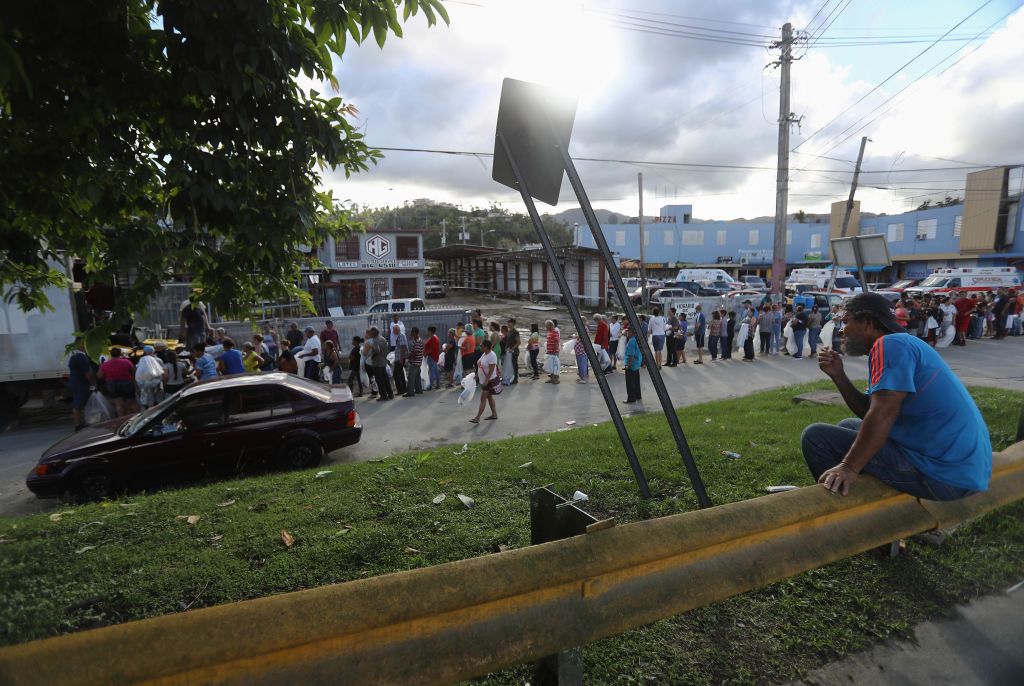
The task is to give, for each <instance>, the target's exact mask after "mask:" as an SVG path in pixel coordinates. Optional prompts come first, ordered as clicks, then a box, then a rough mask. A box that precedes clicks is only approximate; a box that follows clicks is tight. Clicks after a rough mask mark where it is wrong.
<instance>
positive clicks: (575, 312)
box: [497, 131, 651, 498]
mask: <svg viewBox="0 0 1024 686" xmlns="http://www.w3.org/2000/svg"><path fill="white" fill-rule="evenodd" d="M497 137H498V140H499V141H500V143H501V146H502V148H503V149H504V150H505V154H506V155H508V161H509V166H511V167H512V173H513V174H515V177H516V183H517V184H518V186H519V194H520V195H522V196H523V202H524V203H525V204H526V209H527V210H528V211H529V213H530V219H531V220H532V221H533V228H534V229H536V231H537V238H539V239H540V242H541V244H542V245H543V246H544V252H545V253H547V256H548V264H550V265H551V271H552V272H554V274H555V280H556V281H558V288H559V289H560V290H561V291H562V295H563V296H564V297H565V303H566V304H567V305H568V306H569V314H570V316H572V323H573V324H574V325H575V326H576V331H577V332H578V333H579V335H580V338H581V339H582V340H583V347H584V348H586V350H587V358H588V359H589V360H590V366H591V367H593V369H594V376H595V377H596V378H597V385H598V386H600V388H601V395H602V396H604V402H605V405H607V406H608V413H609V414H611V416H612V423H613V424H614V425H615V430H616V431H617V432H618V434H619V440H620V441H621V442H622V447H623V449H624V450H625V451H626V457H627V458H628V459H629V466H630V467H632V469H633V476H635V477H636V482H637V485H638V486H639V487H640V497H642V498H650V497H651V489H650V488H649V487H648V485H647V477H646V476H644V470H643V468H642V467H641V466H640V461H639V460H638V459H637V456H636V450H635V449H634V448H633V442H632V441H631V440H630V438H629V433H628V432H627V431H626V425H625V424H624V423H623V421H622V414H621V413H620V412H619V407H618V405H616V404H615V396H613V395H612V389H611V388H610V387H609V386H608V380H607V379H605V378H604V370H603V369H602V368H601V363H600V361H599V360H598V359H597V351H595V350H594V344H593V343H592V342H591V340H590V334H589V333H588V332H587V328H586V327H585V326H584V324H583V317H582V316H580V308H579V304H577V302H576V299H575V298H573V297H572V291H570V290H569V283H568V281H566V279H565V274H564V273H563V272H562V269H561V267H559V265H558V257H557V256H556V255H555V249H554V247H553V246H552V245H551V239H550V238H548V234H547V232H546V231H545V230H544V224H543V223H542V222H541V219H540V215H539V214H538V213H537V206H536V205H535V204H534V202H533V196H531V195H530V190H529V188H527V185H526V179H524V178H523V175H522V173H521V172H520V170H519V163H518V162H517V161H516V156H515V154H514V153H513V152H512V149H511V147H510V146H509V144H508V141H506V140H505V137H504V136H503V135H502V134H501V132H500V131H499V132H498V133H497Z"/></svg>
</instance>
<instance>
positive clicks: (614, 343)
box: [608, 314, 622, 369]
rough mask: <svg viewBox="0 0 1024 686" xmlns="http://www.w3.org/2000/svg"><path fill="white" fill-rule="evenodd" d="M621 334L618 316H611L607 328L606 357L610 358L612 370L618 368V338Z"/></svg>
mask: <svg viewBox="0 0 1024 686" xmlns="http://www.w3.org/2000/svg"><path fill="white" fill-rule="evenodd" d="M621 334H622V324H621V323H620V322H619V315H617V314H613V315H612V323H611V326H609V327H608V355H609V356H610V357H611V358H612V369H615V368H616V367H617V366H618V363H619V358H618V357H617V356H616V355H617V353H618V352H619V336H620V335H621Z"/></svg>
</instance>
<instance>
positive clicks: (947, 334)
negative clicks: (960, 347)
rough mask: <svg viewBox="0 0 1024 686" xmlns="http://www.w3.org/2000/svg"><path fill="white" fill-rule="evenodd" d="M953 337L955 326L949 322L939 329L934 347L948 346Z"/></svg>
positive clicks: (954, 335)
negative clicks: (938, 335) (938, 336)
mask: <svg viewBox="0 0 1024 686" xmlns="http://www.w3.org/2000/svg"><path fill="white" fill-rule="evenodd" d="M1007 320H1009V317H1007ZM955 337H956V327H955V326H953V325H952V324H950V325H948V326H944V327H943V328H942V329H941V331H940V338H939V340H938V341H936V342H935V347H937V348H948V347H949V345H950V344H951V343H952V342H953V339H954V338H955Z"/></svg>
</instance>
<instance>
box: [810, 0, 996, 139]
mask: <svg viewBox="0 0 1024 686" xmlns="http://www.w3.org/2000/svg"><path fill="white" fill-rule="evenodd" d="M991 2H992V0H985V2H983V3H981V5H980V6H979V7H978V8H977V9H975V10H974V11H973V12H971V13H970V14H968V15H967V16H966V17H964V18H963V19H961V20H960V21H959V22H957V23H956V24H955V25H954V26H953V28H951V29H950V30H949V31H947V32H946V33H945V34H944V35H948V34H950V33H952V32H953V30H954V29H957V28H959V27H960V25H961V24H963V23H964V22H965V21H967V20H968V19H970V18H971V17H973V16H974V15H975V14H977V13H978V12H980V11H981V10H982V9H984V8H985V7H986V6H987V5H988V4H989V3H991ZM937 42H938V41H937V40H936V41H934V42H932V43H931V45H929V46H928V47H927V48H925V49H924V50H922V51H921V52H919V53H917V54H916V55H915V56H914V57H912V58H911V59H910V60H909V61H907V62H906V63H904V64H903V66H901V67H900V68H899V69H897V70H896V71H894V72H893V73H891V74H889V75H888V76H887V77H885V79H883V80H882V82H881V83H879V84H878V85H876V86H875V87H874V88H872V89H871V90H870V91H868V92H867V93H865V94H864V95H862V96H861V97H860V98H859V99H858V100H857V102H855V103H853V104H852V105H850V106H849V107H847V108H845V109H844V110H842V111H841V112H840V113H839V114H837V115H836V116H835V117H833V118H832V120H831V121H829V122H828V123H827V124H825V125H824V126H822V127H821V128H819V129H818V130H817V131H815V132H814V133H812V134H811V135H810V136H808V137H807V138H805V139H804V140H803V141H801V142H800V143H799V144H797V146H796V147H795V148H793V149H794V150H796V149H798V148H800V146H802V145H803V144H804V143H806V142H807V141H809V140H811V139H812V138H814V137H815V136H817V135H818V134H819V133H821V132H822V131H824V130H825V129H827V128H828V127H829V126H831V125H832V124H833V123H834V122H835V121H836V120H837V119H839V118H840V117H842V116H843V115H844V114H846V113H847V112H849V111H850V110H852V109H853V108H854V107H856V106H857V105H859V104H860V103H862V102H864V100H865V98H867V97H869V96H870V95H871V94H873V93H874V92H875V91H877V90H878V89H879V88H881V87H882V86H884V85H885V84H886V83H888V82H889V81H890V80H892V79H893V78H894V77H895V76H896V75H897V74H899V73H900V72H901V71H903V70H904V69H906V68H907V67H908V66H910V65H911V64H912V63H913V62H915V61H916V60H917V59H918V58H920V57H921V56H922V55H924V54H925V53H926V52H928V51H929V50H931V49H932V48H933V47H935V45H936V44H937ZM840 135H841V134H840Z"/></svg>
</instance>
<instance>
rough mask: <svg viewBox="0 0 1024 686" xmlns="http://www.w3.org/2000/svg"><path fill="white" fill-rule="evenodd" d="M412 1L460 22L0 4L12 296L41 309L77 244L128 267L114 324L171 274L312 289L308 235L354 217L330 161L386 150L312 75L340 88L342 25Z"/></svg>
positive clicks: (242, 290)
mask: <svg viewBox="0 0 1024 686" xmlns="http://www.w3.org/2000/svg"><path fill="white" fill-rule="evenodd" d="M419 13H422V14H423V15H425V17H426V20H427V22H428V24H430V25H433V24H435V23H436V22H437V20H438V19H441V20H442V21H444V22H445V23H447V22H448V15H447V13H446V11H445V9H444V7H443V6H442V4H441V0H216V1H215V2H211V1H210V0H122V1H120V2H107V1H105V0H92V1H82V2H76V3H66V2H54V1H52V0H51V1H46V0H39V1H37V2H30V3H22V2H11V3H5V4H4V9H3V10H0V203H2V204H3V208H2V210H0V260H2V261H0V293H2V294H3V296H4V297H5V298H6V299H7V301H8V302H12V301H14V302H17V303H18V304H19V305H20V306H21V307H22V308H23V309H29V308H32V307H40V306H46V304H47V301H46V296H45V294H44V293H43V288H44V287H45V286H46V285H47V284H56V283H62V280H63V279H64V277H63V275H62V274H60V273H59V272H58V271H55V270H54V269H53V268H52V267H51V264H52V261H53V260H54V259H55V258H58V257H59V256H60V255H66V256H74V257H75V258H77V259H79V260H81V261H82V262H83V263H84V265H85V271H86V278H87V280H88V281H89V282H90V283H106V284H112V283H114V282H115V281H116V280H117V277H118V276H120V277H121V281H122V282H123V281H124V280H125V279H126V277H127V278H129V279H130V280H131V283H132V286H131V288H129V289H127V290H126V291H124V292H123V293H122V294H121V297H120V299H119V301H118V306H117V310H116V312H115V323H116V322H117V320H122V321H123V320H124V318H126V317H127V316H129V315H130V313H131V312H133V311H139V310H140V309H142V308H144V307H145V304H146V303H147V302H148V299H149V297H150V296H151V295H152V294H153V293H154V292H155V291H156V290H158V289H159V285H160V283H161V282H162V281H165V280H167V278H168V276H169V275H170V274H190V275H191V276H192V281H193V283H195V284H196V285H197V286H198V287H200V288H201V289H202V290H201V292H202V298H203V300H204V301H206V302H207V303H210V304H212V305H213V306H214V307H216V309H217V310H218V311H219V312H221V313H225V314H234V315H243V314H245V313H246V312H247V311H248V309H249V308H250V307H252V306H253V305H254V304H255V303H257V302H259V301H261V300H266V299H274V298H284V297H288V298H295V297H297V296H300V293H301V292H300V291H299V289H298V288H297V287H296V284H297V283H298V277H299V274H300V269H301V267H302V265H303V262H304V261H305V260H306V258H305V257H304V255H303V253H302V251H301V247H302V246H316V245H319V244H320V243H321V242H322V241H323V240H324V239H325V238H326V237H327V236H328V235H344V234H345V233H346V232H348V231H349V230H351V229H352V228H353V227H354V220H353V219H352V217H351V216H350V213H348V212H347V211H346V209H345V208H344V207H342V206H341V205H340V203H338V202H337V201H336V200H335V198H333V197H332V195H331V193H330V192H326V191H323V190H321V188H322V180H323V178H322V174H323V173H324V172H325V170H327V169H331V170H341V171H343V172H344V173H345V175H346V176H348V175H350V174H353V173H357V172H361V171H365V170H366V169H367V168H368V167H369V165H370V164H372V163H374V162H375V160H376V159H377V158H379V157H380V153H378V152H377V151H375V150H372V149H370V148H369V147H368V146H367V145H366V144H365V142H364V141H363V137H362V134H361V133H360V132H359V131H358V130H356V128H355V127H354V126H353V125H352V123H351V122H350V121H349V117H351V115H353V114H354V113H355V108H354V107H353V106H352V105H351V104H350V103H346V102H345V101H343V99H342V98H341V97H340V96H338V95H335V94H334V93H328V94H323V93H319V92H317V91H316V90H313V89H311V88H307V87H304V86H303V85H302V84H303V83H316V82H324V83H328V84H331V86H330V88H325V90H331V91H335V92H336V91H337V90H338V88H339V84H338V83H337V81H336V80H335V77H334V75H333V71H334V64H333V60H334V58H335V57H340V56H341V55H342V53H343V52H344V50H345V47H346V44H347V41H349V40H351V41H355V42H356V43H361V42H363V41H364V40H367V39H369V38H372V39H373V40H375V41H376V43H377V44H378V45H379V46H381V47H383V46H384V43H385V41H386V40H387V37H388V36H389V35H390V34H394V35H396V36H399V37H400V36H401V35H402V22H403V21H405V20H408V19H409V18H410V17H411V16H413V15H416V14H419ZM303 79H305V80H306V81H303ZM87 285H89V284H87ZM301 295H303V296H304V295H305V294H301ZM300 297H301V296H300Z"/></svg>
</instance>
